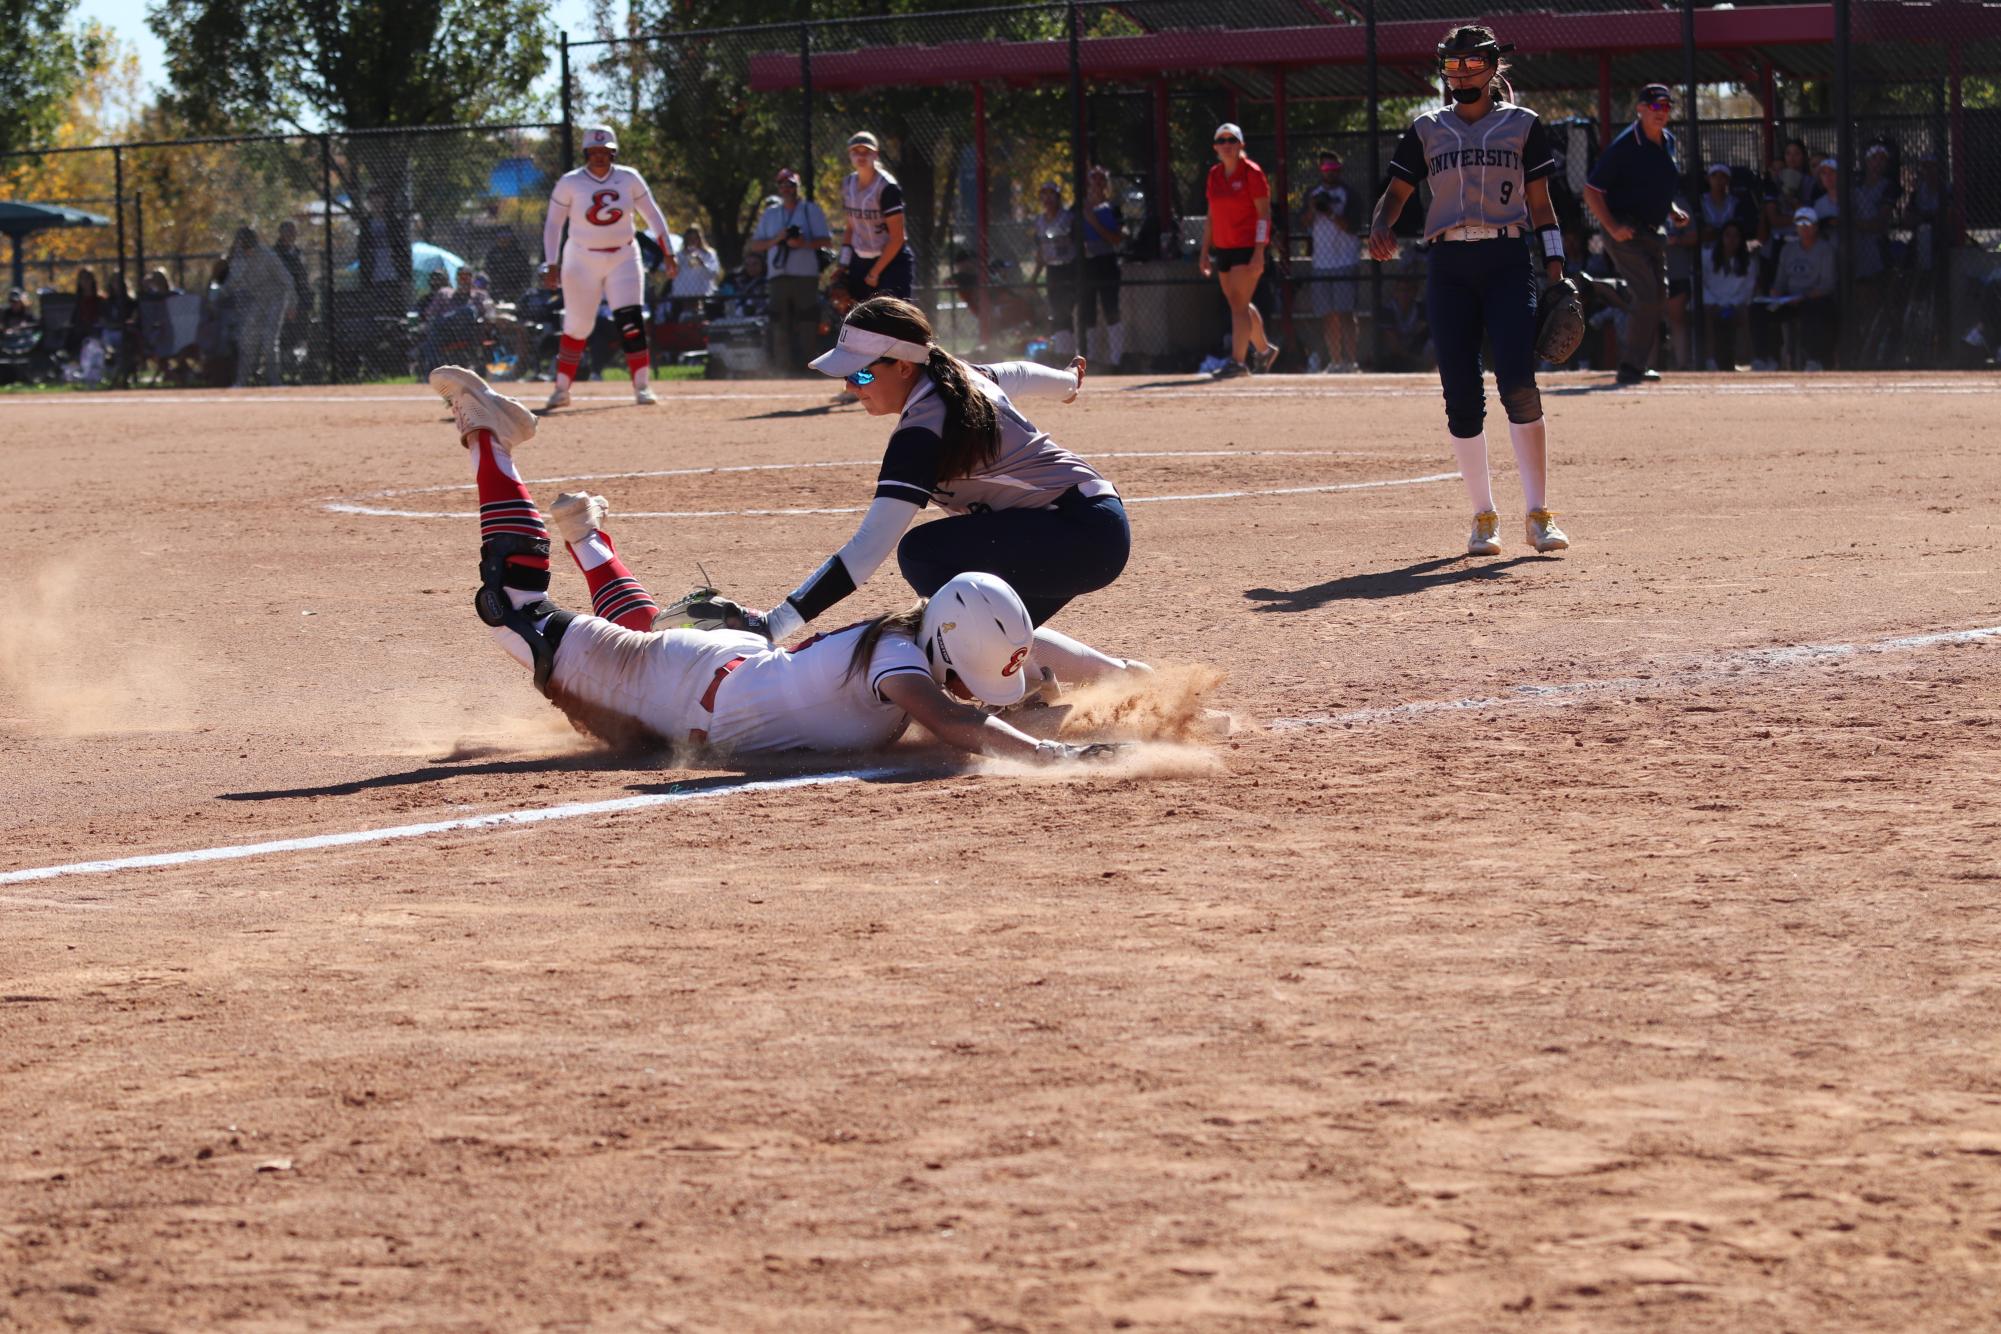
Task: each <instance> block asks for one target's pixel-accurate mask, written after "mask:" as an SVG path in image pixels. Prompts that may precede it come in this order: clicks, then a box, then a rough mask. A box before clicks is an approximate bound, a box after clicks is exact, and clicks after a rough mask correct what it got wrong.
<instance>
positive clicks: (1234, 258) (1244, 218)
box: [1199, 122, 1278, 380]
mask: <svg viewBox="0 0 2001 1334" xmlns="http://www.w3.org/2000/svg"><path fill="white" fill-rule="evenodd" d="M1215 138H1216V165H1215V166H1213V167H1211V168H1209V216H1208V217H1207V218H1206V219H1204V220H1203V223H1202V257H1201V259H1200V261H1199V264H1200V267H1201V270H1202V276H1203V277H1205V278H1206V277H1207V276H1209V275H1210V274H1211V273H1213V274H1215V275H1216V281H1217V282H1218V283H1220V284H1222V288H1223V300H1224V301H1226V302H1228V303H1229V306H1230V363H1229V364H1228V365H1227V366H1225V367H1223V369H1222V370H1219V371H1217V372H1216V378H1217V379H1219V380H1227V379H1231V378H1233V377H1235V376H1239V375H1248V374H1250V372H1251V371H1253V370H1255V371H1258V372H1260V373H1262V372H1264V371H1268V370H1270V369H1271V364H1272V362H1274V361H1276V360H1278V349H1277V348H1275V347H1273V346H1272V345H1271V340H1270V339H1269V338H1266V337H1265V322H1264V317H1263V316H1262V315H1260V314H1258V308H1257V307H1256V306H1254V305H1252V304H1251V295H1252V293H1254V292H1256V291H1257V290H1258V279H1259V278H1261V277H1263V276H1264V271H1265V247H1266V246H1267V245H1269V244H1271V185H1270V183H1269V182H1267V181H1266V180H1265V173H1264V168H1263V167H1260V166H1259V165H1258V164H1257V163H1255V162H1253V161H1251V160H1250V158H1249V157H1247V156H1245V154H1244V132H1243V131H1242V130H1240V129H1238V128H1237V127H1236V126H1235V125H1231V124H1229V123H1228V122H1225V123H1224V124H1222V125H1218V126H1217V127H1216V136H1215Z"/></svg>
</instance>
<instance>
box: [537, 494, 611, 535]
mask: <svg viewBox="0 0 2001 1334" xmlns="http://www.w3.org/2000/svg"><path fill="white" fill-rule="evenodd" d="M609 513H611V506H609V505H607V504H605V500H604V497H603V496H594V495H592V494H591V493H590V492H588V491H565V492H563V494H561V495H560V496H557V497H556V503H555V504H553V505H551V506H550V507H549V523H550V525H551V526H552V527H554V528H555V530H556V533H557V535H558V536H560V537H561V538H562V539H563V541H564V542H566V543H567V544H569V545H570V546H575V545H577V543H579V542H581V541H583V540H584V539H585V538H587V537H589V536H590V535H591V534H592V533H595V532H597V531H598V530H599V529H601V528H603V527H604V516H605V515H607V514H609Z"/></svg>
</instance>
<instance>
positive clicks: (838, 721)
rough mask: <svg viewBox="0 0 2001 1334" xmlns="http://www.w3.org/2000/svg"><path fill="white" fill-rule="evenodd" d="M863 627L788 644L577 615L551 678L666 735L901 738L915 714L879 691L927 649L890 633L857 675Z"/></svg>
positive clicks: (736, 743) (919, 666) (745, 744)
mask: <svg viewBox="0 0 2001 1334" xmlns="http://www.w3.org/2000/svg"><path fill="white" fill-rule="evenodd" d="M864 628H865V625H851V626H849V627H847V628H846V629H844V630H837V631H835V632H834V633H832V634H827V635H815V636H814V637H813V638H811V639H808V640H806V641H805V642H804V643H802V644H799V645H797V646H796V647H794V648H790V649H782V648H773V647H772V646H771V645H770V644H769V643H767V642H766V641H765V639H764V638H763V636H761V635H754V634H749V633H746V632H741V631H734V630H659V631H653V632H650V633H643V634H642V633H641V632H639V631H636V630H628V629H625V628H624V627H623V626H619V625H614V624H613V623H612V622H610V621H606V620H601V619H599V618H598V617H595V616H579V617H578V618H577V619H576V620H574V621H572V622H570V626H569V628H568V629H567V630H566V631H564V633H563V642H562V643H561V644H560V645H559V646H558V647H557V649H556V663H555V669H554V671H553V672H552V673H551V674H550V677H549V684H550V685H551V686H552V687H553V688H554V689H555V690H557V691H559V692H562V693H565V694H569V695H574V696H576V697H577V698H578V699H581V700H583V701H585V702H586V703H589V704H594V705H597V706H598V707H600V708H604V709H609V710H612V711H613V712H616V713H619V714H623V715H625V716H626V717H629V718H634V719H637V720H638V721H639V722H641V723H643V724H644V725H645V726H646V727H647V728H648V729H650V730H651V731H653V732H654V733H656V734H657V735H659V736H661V737H663V738H665V739H666V740H668V741H673V742H680V741H686V740H688V739H690V737H691V736H694V737H697V739H699V738H700V737H706V739H707V741H708V744H709V745H710V746H712V747H714V748H716V749H719V750H725V751H740V752H743V751H781V750H868V749H872V748H874V747H877V746H885V745H888V744H889V743H890V742H892V741H894V740H896V738H897V737H899V736H901V735H902V734H903V729H904V728H905V727H907V726H908V725H909V723H910V716H909V715H908V714H906V713H905V712H904V711H903V710H902V709H900V708H898V707H896V706H895V705H894V704H891V703H889V702H888V701H887V700H885V699H884V698H883V697H882V695H881V694H880V693H879V690H878V688H879V687H880V686H881V684H882V681H883V679H884V678H886V677H889V676H894V675H896V674H898V673H900V672H913V673H916V674H918V675H920V676H924V677H926V678H927V679H928V678H929V677H930V675H931V673H930V669H929V668H928V667H927V666H926V665H925V661H924V653H923V650H921V649H919V648H918V647H917V645H916V643H915V642H914V641H913V640H911V639H910V637H909V636H907V635H897V634H886V635H884V636H882V638H881V639H880V640H878V641H877V643H876V646H875V649H874V651H873V652H872V653H871V654H870V656H869V661H868V662H867V663H866V664H865V665H864V666H863V668H862V670H860V671H855V672H851V671H850V670H849V668H850V666H851V665H852V663H853V661H854V653H855V643H856V641H857V640H858V639H859V638H860V637H861V633H862V631H863V629H864ZM494 637H495V638H496V639H498V640H499V641H500V643H501V644H502V646H503V647H505V648H506V649H507V650H508V652H510V653H512V654H513V655H514V656H515V657H516V658H517V659H520V660H521V661H522V662H523V664H524V665H528V664H529V663H531V662H532V659H531V658H529V657H528V649H527V645H525V644H523V643H522V642H521V638H520V636H518V635H516V634H515V633H514V632H513V631H511V630H496V631H495V632H494ZM732 664H734V665H732ZM724 668H728V670H727V671H723V669H724ZM719 671H721V672H723V675H722V677H721V679H720V680H719V679H718V678H717V673H718V672H719ZM705 700H706V701H707V702H706V703H704V701H705Z"/></svg>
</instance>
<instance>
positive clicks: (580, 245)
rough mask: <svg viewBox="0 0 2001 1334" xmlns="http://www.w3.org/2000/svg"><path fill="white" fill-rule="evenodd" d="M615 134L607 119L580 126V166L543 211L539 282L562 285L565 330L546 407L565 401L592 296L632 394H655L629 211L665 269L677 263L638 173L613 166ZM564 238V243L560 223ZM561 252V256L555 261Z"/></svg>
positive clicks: (650, 399) (644, 397)
mask: <svg viewBox="0 0 2001 1334" xmlns="http://www.w3.org/2000/svg"><path fill="white" fill-rule="evenodd" d="M617 156H618V136H617V135H616V134H614V133H612V131H611V129H610V127H609V126H604V125H597V126H593V127H592V128H590V129H588V130H585V131H584V165H583V166H581V167H578V168H577V169H576V170H575V171H572V172H566V173H565V174H564V175H563V176H561V177H560V178H558V180H557V181H556V188H555V189H554V190H552V191H550V193H549V216H548V220H547V221H545V222H544V223H543V224H542V257H543V260H544V263H543V265H542V283H543V286H545V287H549V288H552V289H553V288H555V287H557V286H558V285H559V278H558V275H559V274H560V286H561V287H562V289H563V335H562V342H561V345H560V346H559V347H558V349H557V352H556V390H555V392H554V393H552V394H550V395H549V402H548V404H547V405H546V406H545V408H544V411H550V410H553V409H556V408H564V407H568V406H569V405H570V384H571V382H572V381H573V380H575V379H576V377H577V363H578V362H580V361H582V360H583V356H584V345H585V344H586V343H587V342H589V341H590V336H591V329H592V328H593V327H595V326H596V324H597V318H598V302H599V300H600V299H602V300H604V301H605V302H606V303H607V304H609V305H610V306H611V313H612V318H613V319H615V320H617V321H618V332H619V337H620V339H621V340H622V341H623V342H624V344H625V364H626V366H627V368H628V369H630V370H631V372H632V396H633V398H634V400H635V401H637V402H639V403H642V404H648V403H655V402H658V401H659V400H658V399H656V398H655V397H654V396H653V390H652V389H651V388H649V387H648V386H647V383H646V381H647V375H648V371H649V369H650V367H651V364H652V359H651V357H649V356H648V355H647V346H646V311H645V304H646V271H645V268H644V267H643V266H642V265H641V263H640V259H639V242H638V240H637V233H636V232H635V231H634V228H633V214H634V213H635V212H637V213H639V214H640V215H641V216H643V217H644V218H645V219H646V226H647V228H648V229H649V230H650V231H652V233H653V239H654V240H656V241H658V242H659V243H660V253H661V254H662V255H664V256H665V257H666V261H667V276H668V277H669V278H672V277H673V276H674V274H675V272H676V271H677V269H678V267H679V266H678V265H676V263H675V262H674V244H673V241H672V239H671V238H670V235H669V233H668V230H667V219H666V217H665V216H664V215H663V214H662V213H661V212H660V206H659V205H658V204H656V203H654V202H653V192H652V191H651V190H648V189H647V188H646V182H645V180H644V179H643V178H641V176H640V174H639V173H638V172H636V171H634V170H633V169H632V168H630V167H621V166H618V165H616V164H615V163H614V162H613V161H612V159H613V158H615V157H617ZM565 224H567V225H568V226H569V229H570V241H569V244H568V245H564V244H563V227H564V225H565ZM559 257H560V263H559V262H558V261H559Z"/></svg>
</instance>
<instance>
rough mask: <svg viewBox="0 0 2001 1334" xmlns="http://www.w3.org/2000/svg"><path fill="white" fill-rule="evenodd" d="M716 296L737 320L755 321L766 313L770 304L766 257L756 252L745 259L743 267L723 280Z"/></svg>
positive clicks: (751, 252)
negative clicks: (766, 279) (754, 319)
mask: <svg viewBox="0 0 2001 1334" xmlns="http://www.w3.org/2000/svg"><path fill="white" fill-rule="evenodd" d="M716 295H718V296H720V297H722V298H723V302H724V306H723V309H724V310H725V311H726V312H728V314H729V315H730V316H732V317H734V318H736V319H753V318H755V317H757V316H759V315H762V314H764V313H765V309H766V307H767V305H768V304H769V301H768V294H767V292H766V287H765V281H764V256H763V255H760V254H758V253H757V252H756V251H755V250H753V251H750V252H749V253H748V254H746V255H745V256H744V257H743V267H742V268H740V269H738V270H737V271H736V272H734V273H732V274H730V276H729V277H728V278H726V279H724V280H723V285H722V286H721V287H720V288H718V289H717V291H716Z"/></svg>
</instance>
